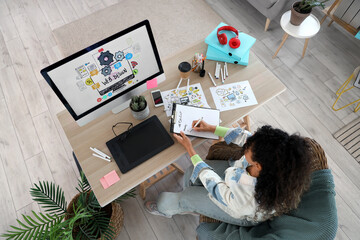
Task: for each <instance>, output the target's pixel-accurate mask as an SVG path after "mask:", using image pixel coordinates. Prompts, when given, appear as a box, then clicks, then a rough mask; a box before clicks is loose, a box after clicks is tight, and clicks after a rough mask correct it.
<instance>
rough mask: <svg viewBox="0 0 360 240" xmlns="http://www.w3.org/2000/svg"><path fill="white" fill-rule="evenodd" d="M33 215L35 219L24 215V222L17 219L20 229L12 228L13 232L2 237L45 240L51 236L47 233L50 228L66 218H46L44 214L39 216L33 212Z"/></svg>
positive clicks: (55, 216)
mask: <svg viewBox="0 0 360 240" xmlns="http://www.w3.org/2000/svg"><path fill="white" fill-rule="evenodd" d="M32 214H33V216H34V218H32V217H31V216H25V215H22V217H23V219H24V222H22V221H20V220H18V219H17V222H18V223H19V225H20V227H16V226H10V228H11V229H12V230H8V231H7V233H4V234H2V235H1V237H6V238H8V239H24V240H27V239H45V238H46V237H47V236H48V235H49V232H48V231H47V230H48V229H49V227H50V226H54V225H56V224H59V223H60V222H61V221H62V220H63V218H64V216H57V215H54V216H51V215H49V214H46V216H45V215H44V214H42V213H39V214H37V213H35V212H34V211H32ZM35 219H37V220H35ZM39 219H41V220H39ZM44 228H45V229H44Z"/></svg>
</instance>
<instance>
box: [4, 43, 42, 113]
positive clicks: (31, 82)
mask: <svg viewBox="0 0 360 240" xmlns="http://www.w3.org/2000/svg"><path fill="white" fill-rule="evenodd" d="M6 45H7V47H8V50H9V53H10V56H11V59H12V62H13V66H14V69H15V72H16V75H17V77H18V79H19V84H20V87H21V89H22V91H23V94H24V97H25V99H26V104H27V106H28V108H29V111H30V113H31V116H33V117H34V116H37V115H39V114H41V113H43V112H45V111H46V110H47V107H46V103H45V100H44V97H43V95H42V94H41V90H40V88H39V84H38V81H37V78H36V76H35V74H34V69H33V68H32V67H31V65H30V62H29V59H28V56H27V54H26V52H25V51H24V49H25V46H23V44H22V41H21V40H20V39H13V40H11V41H8V42H7V43H6ZM33 54H34V55H30V56H34V57H35V56H36V53H33ZM46 61H47V60H46Z"/></svg>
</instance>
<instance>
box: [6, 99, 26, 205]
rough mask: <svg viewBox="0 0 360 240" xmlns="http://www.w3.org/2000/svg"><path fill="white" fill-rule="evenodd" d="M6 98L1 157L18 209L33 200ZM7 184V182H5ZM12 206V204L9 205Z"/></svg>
mask: <svg viewBox="0 0 360 240" xmlns="http://www.w3.org/2000/svg"><path fill="white" fill-rule="evenodd" d="M9 115H10V114H9V111H8V109H7V106H6V102H5V101H4V100H1V101H0V122H1V124H0V132H1V135H0V158H1V160H2V164H3V167H4V171H5V176H6V178H7V180H8V181H7V182H8V184H9V188H10V192H11V196H12V200H13V203H14V206H15V209H16V210H19V209H21V208H23V207H24V206H26V205H28V204H30V203H31V202H32V200H31V197H30V193H29V192H28V191H27V190H28V189H30V187H31V184H30V177H29V174H28V172H27V169H26V165H25V162H24V158H23V156H22V154H21V150H20V146H19V144H18V140H17V137H16V133H15V129H14V126H13V124H12V122H11V119H10V116H9ZM5 185H6V184H5ZM9 207H10V206H9Z"/></svg>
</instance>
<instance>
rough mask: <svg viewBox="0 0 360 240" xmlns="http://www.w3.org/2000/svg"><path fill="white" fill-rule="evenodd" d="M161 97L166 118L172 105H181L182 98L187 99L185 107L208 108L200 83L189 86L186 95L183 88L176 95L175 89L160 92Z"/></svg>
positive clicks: (170, 111) (169, 114)
mask: <svg viewBox="0 0 360 240" xmlns="http://www.w3.org/2000/svg"><path fill="white" fill-rule="evenodd" d="M183 82H186V80H183ZM161 97H162V99H163V101H164V109H165V112H166V115H167V116H168V117H170V116H171V113H172V105H173V103H181V101H180V99H181V98H184V97H188V98H189V103H188V104H187V105H191V106H196V107H207V108H209V104H208V103H207V101H206V98H205V94H204V92H203V90H202V88H201V85H200V83H196V84H193V85H189V92H188V93H187V92H186V86H185V87H181V88H179V89H178V93H176V89H171V90H168V91H163V92H161Z"/></svg>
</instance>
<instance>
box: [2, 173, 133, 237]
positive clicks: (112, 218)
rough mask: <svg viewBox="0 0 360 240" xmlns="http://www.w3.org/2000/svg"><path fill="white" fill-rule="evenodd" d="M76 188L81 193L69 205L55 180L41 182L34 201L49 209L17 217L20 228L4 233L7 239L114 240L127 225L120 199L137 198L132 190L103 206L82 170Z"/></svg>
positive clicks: (35, 191)
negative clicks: (53, 181) (124, 223)
mask: <svg viewBox="0 0 360 240" xmlns="http://www.w3.org/2000/svg"><path fill="white" fill-rule="evenodd" d="M78 186H79V187H78V188H76V189H77V190H78V191H79V193H78V194H77V195H76V196H75V197H74V198H73V199H72V200H71V202H70V204H69V205H68V206H67V203H66V200H65V196H64V191H63V190H62V189H61V188H60V187H59V186H56V185H55V184H54V183H49V182H45V181H44V182H39V183H38V184H35V187H33V188H31V189H30V194H31V196H32V197H33V200H34V201H35V202H37V203H39V205H40V206H41V207H42V208H43V209H44V210H45V213H35V212H34V211H32V214H33V215H32V216H25V215H22V217H23V221H20V220H19V219H17V222H18V223H19V227H16V226H10V227H11V228H12V229H11V230H8V231H7V233H4V234H2V237H6V238H7V239H68V240H72V239H114V238H116V236H117V235H118V234H119V233H120V231H121V228H122V226H123V220H124V217H123V211H122V209H121V207H120V204H119V202H121V201H123V200H125V199H127V198H131V197H135V189H132V190H130V191H129V192H127V193H125V194H124V195H122V196H120V197H119V198H117V199H115V200H114V201H113V202H112V203H111V204H108V205H107V206H105V207H101V206H100V204H99V203H98V201H97V199H96V197H95V194H94V192H93V191H92V190H91V187H90V185H89V183H88V181H87V179H86V177H85V175H84V174H83V173H82V172H81V178H80V180H79V183H78Z"/></svg>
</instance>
